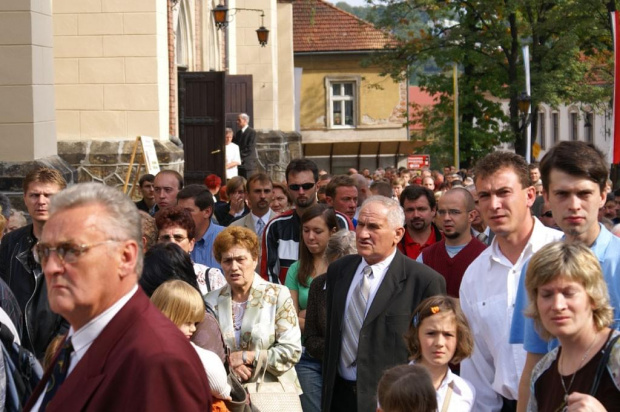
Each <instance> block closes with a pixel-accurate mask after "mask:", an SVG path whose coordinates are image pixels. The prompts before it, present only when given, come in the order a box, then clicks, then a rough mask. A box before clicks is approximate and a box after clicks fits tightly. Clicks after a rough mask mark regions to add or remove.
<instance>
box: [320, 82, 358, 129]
mask: <svg viewBox="0 0 620 412" xmlns="http://www.w3.org/2000/svg"><path fill="white" fill-rule="evenodd" d="M361 82H362V76H354V75H350V76H349V75H330V76H325V111H326V116H325V124H326V125H327V128H328V129H355V128H356V127H357V125H358V124H359V107H360V104H359V95H360V92H359V90H360V84H361ZM346 83H348V84H352V85H353V95H352V96H346V95H345V96H342V95H341V96H334V95H333V94H332V91H333V87H332V86H333V85H334V84H346ZM343 90H344V88H343ZM335 101H340V102H347V101H350V102H353V124H352V125H348V124H334V119H333V113H334V102H335ZM342 111H343V112H344V104H343V105H342Z"/></svg>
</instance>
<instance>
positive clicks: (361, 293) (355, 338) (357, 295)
mask: <svg viewBox="0 0 620 412" xmlns="http://www.w3.org/2000/svg"><path fill="white" fill-rule="evenodd" d="M362 275H363V276H362V280H361V281H360V282H359V283H358V284H357V285H356V286H355V289H354V290H353V293H352V294H351V301H350V302H349V306H347V308H346V310H345V319H344V333H343V334H342V359H343V360H344V364H345V365H346V366H351V365H355V360H356V359H357V346H358V343H359V336H360V330H361V329H362V324H363V323H364V318H365V317H366V305H367V303H368V294H369V293H370V277H371V276H372V268H371V267H370V266H366V267H365V268H364V270H362Z"/></svg>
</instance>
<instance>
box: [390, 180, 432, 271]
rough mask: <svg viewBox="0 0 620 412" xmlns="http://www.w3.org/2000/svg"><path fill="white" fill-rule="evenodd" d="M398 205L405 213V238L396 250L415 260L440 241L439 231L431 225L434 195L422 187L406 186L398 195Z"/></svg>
mask: <svg viewBox="0 0 620 412" xmlns="http://www.w3.org/2000/svg"><path fill="white" fill-rule="evenodd" d="M400 205H401V207H402V208H403V210H404V211H405V229H406V230H405V236H404V237H403V238H402V240H401V241H400V242H399V243H398V250H400V252H401V253H403V254H405V255H407V256H409V257H410V258H411V259H417V257H418V256H419V255H420V253H421V252H422V250H424V249H425V248H427V247H429V246H430V245H432V244H434V243H437V242H439V241H440V240H441V237H442V236H441V231H440V230H439V228H438V227H437V226H436V225H435V224H434V223H433V219H434V218H435V213H436V211H437V202H436V201H435V195H433V192H431V191H430V190H429V189H427V188H425V187H422V186H414V185H412V186H407V187H406V188H405V190H403V192H402V193H401V195H400Z"/></svg>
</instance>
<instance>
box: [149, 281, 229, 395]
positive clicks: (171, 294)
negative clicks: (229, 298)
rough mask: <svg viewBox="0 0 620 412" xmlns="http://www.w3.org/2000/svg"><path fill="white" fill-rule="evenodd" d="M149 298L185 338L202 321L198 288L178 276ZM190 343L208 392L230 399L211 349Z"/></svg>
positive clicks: (226, 384) (223, 373) (224, 380)
mask: <svg viewBox="0 0 620 412" xmlns="http://www.w3.org/2000/svg"><path fill="white" fill-rule="evenodd" d="M151 301H152V302H153V304H154V305H155V306H157V308H158V309H159V310H161V312H162V313H163V314H164V315H165V316H166V317H167V318H168V319H170V320H171V321H172V323H174V324H175V325H176V326H177V327H178V328H179V329H180V330H181V332H183V334H184V335H185V336H186V337H187V339H188V340H189V338H191V337H192V335H193V334H194V332H196V324H197V323H200V322H202V320H203V318H204V316H205V306H204V301H203V300H202V297H201V296H200V292H198V291H197V290H196V289H195V288H194V287H193V286H191V285H190V284H188V283H187V282H184V281H182V280H169V281H167V282H164V283H162V284H161V285H160V286H159V287H158V288H157V289H155V292H153V295H152V296H151ZM190 343H191V345H192V347H193V348H194V349H195V350H196V352H197V353H198V357H199V358H200V360H201V361H202V364H203V366H204V368H205V371H206V373H207V378H208V379H209V386H210V387H211V393H212V395H213V396H214V397H216V398H218V399H221V400H224V399H230V385H228V380H227V374H226V370H225V369H224V365H223V364H222V361H221V360H220V358H219V357H218V356H217V355H216V354H215V353H213V352H211V351H209V350H206V349H203V348H201V347H199V346H196V345H194V343H192V342H190ZM214 400H215V399H214Z"/></svg>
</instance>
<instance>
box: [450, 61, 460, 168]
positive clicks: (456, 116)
mask: <svg viewBox="0 0 620 412" xmlns="http://www.w3.org/2000/svg"><path fill="white" fill-rule="evenodd" d="M452 83H453V87H454V166H455V167H456V170H459V169H460V168H461V160H460V159H459V151H460V147H459V70H458V66H457V64H456V63H454V67H453V68H452Z"/></svg>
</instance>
